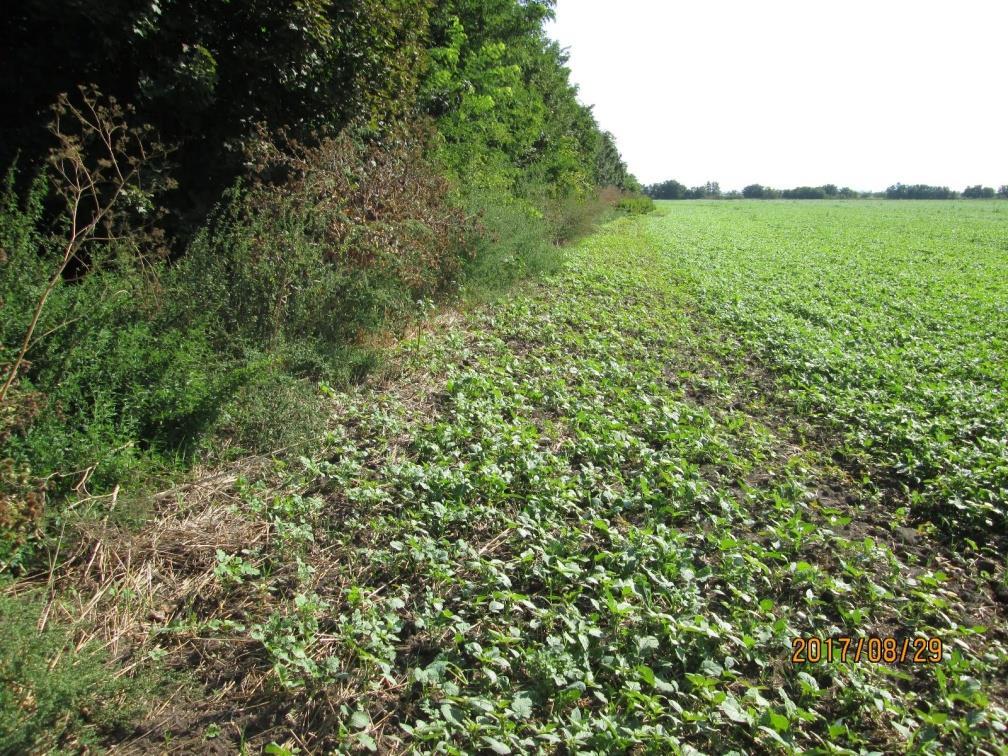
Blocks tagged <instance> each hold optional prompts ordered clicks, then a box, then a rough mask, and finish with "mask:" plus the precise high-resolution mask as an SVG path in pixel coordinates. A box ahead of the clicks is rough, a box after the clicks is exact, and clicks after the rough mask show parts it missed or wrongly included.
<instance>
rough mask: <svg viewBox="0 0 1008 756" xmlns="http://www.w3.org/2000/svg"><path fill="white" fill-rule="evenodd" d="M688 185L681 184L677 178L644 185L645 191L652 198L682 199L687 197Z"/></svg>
mask: <svg viewBox="0 0 1008 756" xmlns="http://www.w3.org/2000/svg"><path fill="white" fill-rule="evenodd" d="M687 191H688V190H687V189H686V186H685V185H684V184H680V183H679V182H678V181H676V180H675V179H669V180H668V181H663V182H661V183H660V184H651V185H649V186H645V187H644V193H645V194H646V195H648V196H649V197H651V198H652V199H662V200H681V199H686V193H687Z"/></svg>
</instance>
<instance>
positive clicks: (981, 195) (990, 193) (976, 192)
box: [962, 184, 994, 199]
mask: <svg viewBox="0 0 1008 756" xmlns="http://www.w3.org/2000/svg"><path fill="white" fill-rule="evenodd" d="M962 196H963V197H965V198H966V199H993V197H994V189H993V188H992V187H989V186H982V185H981V184H977V185H976V186H967V187H966V188H965V189H963V193H962Z"/></svg>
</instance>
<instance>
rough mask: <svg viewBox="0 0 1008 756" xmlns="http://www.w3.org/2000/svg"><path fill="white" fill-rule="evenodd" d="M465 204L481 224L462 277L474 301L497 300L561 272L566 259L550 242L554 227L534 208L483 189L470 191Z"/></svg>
mask: <svg viewBox="0 0 1008 756" xmlns="http://www.w3.org/2000/svg"><path fill="white" fill-rule="evenodd" d="M464 204H465V206H466V211H467V214H468V215H470V216H471V217H473V218H476V219H477V223H478V230H477V231H476V232H475V233H474V235H473V244H474V249H473V254H472V257H471V258H470V259H469V260H468V261H467V262H466V264H465V266H464V268H463V273H462V280H463V293H464V294H466V295H467V296H468V297H470V298H474V299H477V300H479V299H488V298H492V297H494V296H496V295H498V294H500V293H501V292H503V291H506V290H507V288H508V287H509V286H511V285H513V284H514V283H515V282H516V281H518V280H520V279H521V278H524V277H527V276H531V275H539V274H543V273H548V272H550V271H552V270H555V269H556V268H557V267H558V265H559V262H560V259H561V257H560V254H559V253H558V251H557V250H556V249H555V248H554V246H553V245H552V244H551V243H550V235H551V234H550V226H549V223H548V221H547V220H546V218H545V216H544V215H543V213H542V212H541V211H540V210H538V209H537V208H536V207H535V206H534V205H533V204H532V203H530V202H528V201H526V200H521V199H516V198H514V197H512V196H510V195H509V194H507V193H505V192H502V191H500V190H494V189H492V188H482V189H478V190H475V191H472V192H470V194H469V195H468V196H467V197H465V199H464Z"/></svg>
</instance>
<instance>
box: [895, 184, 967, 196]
mask: <svg viewBox="0 0 1008 756" xmlns="http://www.w3.org/2000/svg"><path fill="white" fill-rule="evenodd" d="M885 196H886V198H887V199H952V198H953V197H954V196H955V192H953V191H952V190H951V189H949V188H948V187H947V186H930V185H928V184H912V185H908V184H893V185H892V186H890V187H889V188H888V189H886V191H885Z"/></svg>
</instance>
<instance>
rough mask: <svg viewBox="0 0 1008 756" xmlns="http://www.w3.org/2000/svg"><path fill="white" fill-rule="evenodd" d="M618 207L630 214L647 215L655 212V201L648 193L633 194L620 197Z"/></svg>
mask: <svg viewBox="0 0 1008 756" xmlns="http://www.w3.org/2000/svg"><path fill="white" fill-rule="evenodd" d="M616 208H617V209H618V210H620V211H621V212H624V213H629V214H630V215H647V214H648V213H651V212H654V209H655V203H654V200H653V199H651V198H650V197H648V196H646V195H643V194H641V195H631V196H629V197H623V198H622V199H620V201H619V202H618V203H617V204H616Z"/></svg>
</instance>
